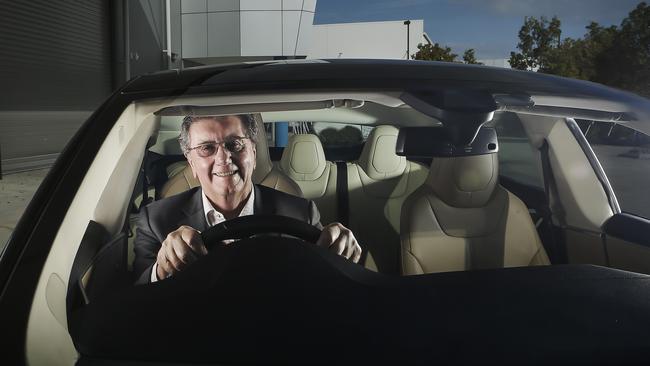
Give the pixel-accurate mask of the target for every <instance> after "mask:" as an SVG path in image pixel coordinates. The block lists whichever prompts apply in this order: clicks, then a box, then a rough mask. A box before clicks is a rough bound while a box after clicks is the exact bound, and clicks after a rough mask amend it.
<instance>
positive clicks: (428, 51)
mask: <svg viewBox="0 0 650 366" xmlns="http://www.w3.org/2000/svg"><path fill="white" fill-rule="evenodd" d="M456 57H458V55H457V54H455V53H452V52H451V48H449V47H446V46H444V47H443V46H440V45H439V44H438V43H435V44H425V45H423V44H422V43H420V44H418V52H416V53H415V54H414V55H411V58H413V59H414V60H426V61H445V62H456Z"/></svg>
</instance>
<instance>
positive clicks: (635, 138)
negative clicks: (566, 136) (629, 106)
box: [576, 120, 650, 218]
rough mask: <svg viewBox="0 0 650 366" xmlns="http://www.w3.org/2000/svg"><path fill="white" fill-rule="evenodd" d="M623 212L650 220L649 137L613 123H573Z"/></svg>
mask: <svg viewBox="0 0 650 366" xmlns="http://www.w3.org/2000/svg"><path fill="white" fill-rule="evenodd" d="M576 122H577V123H578V125H579V126H580V129H581V130H582V133H583V134H584V135H585V137H586V138H587V141H588V142H589V144H590V145H591V148H592V149H593V151H594V153H595V154H596V157H597V158H598V160H599V161H600V164H601V165H602V167H603V170H605V174H606V175H607V178H608V179H609V182H610V184H611V185H612V188H613V189H614V193H615V194H616V198H617V199H618V203H619V205H620V206H621V210H622V211H623V212H627V213H630V214H633V215H636V216H641V217H645V218H650V195H648V194H647V192H646V191H647V189H648V187H650V174H649V173H650V136H648V135H646V134H644V133H642V132H639V131H636V130H633V129H631V128H629V127H627V126H625V125H622V124H620V123H615V122H596V121H587V120H577V121H576Z"/></svg>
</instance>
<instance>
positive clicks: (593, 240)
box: [564, 228, 608, 266]
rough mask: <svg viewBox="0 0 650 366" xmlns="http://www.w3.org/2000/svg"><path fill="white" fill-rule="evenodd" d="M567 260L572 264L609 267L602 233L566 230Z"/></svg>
mask: <svg viewBox="0 0 650 366" xmlns="http://www.w3.org/2000/svg"><path fill="white" fill-rule="evenodd" d="M564 236H565V238H564V239H565V244H566V251H567V260H568V262H569V263H571V264H596V265H599V266H607V265H608V260H607V252H606V250H605V243H604V242H603V238H602V235H601V234H600V233H593V232H586V231H578V230H573V229H569V228H565V229H564Z"/></svg>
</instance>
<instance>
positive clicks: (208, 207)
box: [151, 188, 255, 282]
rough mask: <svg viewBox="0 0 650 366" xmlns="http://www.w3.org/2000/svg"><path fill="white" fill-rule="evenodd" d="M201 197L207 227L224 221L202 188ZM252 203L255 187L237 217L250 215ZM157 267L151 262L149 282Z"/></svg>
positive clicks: (252, 208)
mask: <svg viewBox="0 0 650 366" xmlns="http://www.w3.org/2000/svg"><path fill="white" fill-rule="evenodd" d="M201 198H202V199H203V217H205V222H207V223H208V227H212V226H215V225H217V224H221V223H222V222H224V221H226V217H225V216H224V215H223V214H222V213H221V212H219V211H217V209H216V208H214V206H212V203H211V202H210V200H209V199H208V196H206V195H205V192H203V190H201ZM254 203H255V188H253V189H251V194H250V195H248V199H247V200H246V203H245V204H244V207H242V209H241V212H240V213H239V216H237V217H242V216H249V215H252V214H253V211H254V207H255V206H254ZM233 241H235V240H234V239H230V240H224V241H223V243H224V244H229V243H232V242H233ZM157 269H158V262H155V263H154V264H153V267H151V282H156V281H158V275H157Z"/></svg>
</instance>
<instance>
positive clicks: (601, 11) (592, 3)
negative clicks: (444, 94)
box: [314, 0, 641, 60]
mask: <svg viewBox="0 0 650 366" xmlns="http://www.w3.org/2000/svg"><path fill="white" fill-rule="evenodd" d="M640 2H641V1H640V0H545V1H544V0H392V1H391V0H375V1H372V0H318V1H317V3H316V14H315V16H314V24H330V23H351V22H372V21H386V20H406V19H423V20H424V31H425V32H426V33H427V35H428V36H429V37H430V38H431V40H432V42H437V43H440V44H441V45H445V46H449V47H451V48H452V50H453V52H454V53H456V54H458V55H459V56H462V54H463V52H464V51H465V50H466V49H469V48H473V49H474V50H475V52H476V58H477V59H479V60H480V59H502V58H508V57H510V51H517V49H516V47H517V43H518V41H519V39H518V37H517V33H518V32H519V29H520V28H521V25H522V24H523V22H524V17H525V16H535V17H538V18H539V17H540V16H546V17H547V18H549V19H550V18H552V17H553V16H554V15H557V16H558V18H559V19H560V21H561V24H562V26H561V29H562V38H566V37H571V38H581V37H583V36H584V34H585V32H586V30H585V27H586V26H587V25H588V24H589V23H590V22H591V21H595V22H598V23H599V24H600V25H603V26H609V25H620V24H621V21H622V20H623V19H624V18H625V17H626V16H627V15H628V14H629V12H630V11H632V10H633V9H634V8H635V7H636V5H637V4H639V3H640Z"/></svg>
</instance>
